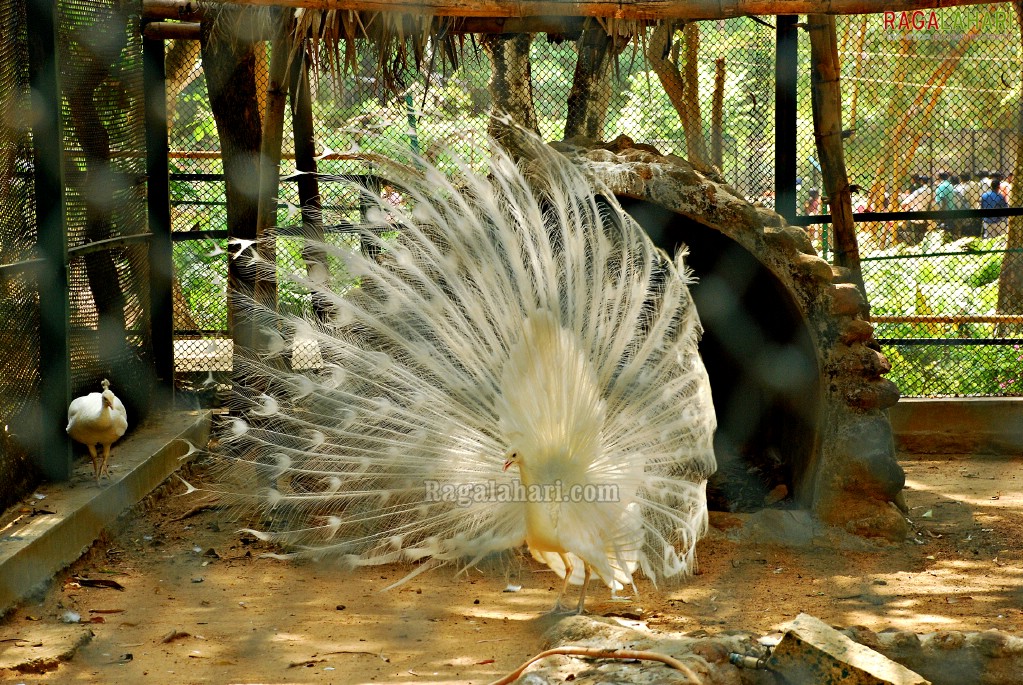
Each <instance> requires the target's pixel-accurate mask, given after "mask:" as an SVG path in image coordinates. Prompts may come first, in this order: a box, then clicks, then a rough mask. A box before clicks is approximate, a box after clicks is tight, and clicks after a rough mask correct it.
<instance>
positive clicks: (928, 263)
mask: <svg viewBox="0 0 1023 685" xmlns="http://www.w3.org/2000/svg"><path fill="white" fill-rule="evenodd" d="M776 25H777V19H776V18H774V17H770V18H767V19H766V20H765V19H760V18H752V17H744V18H737V19H729V20H721V21H707V22H699V23H695V24H690V25H688V26H686V27H685V28H684V29H679V30H677V31H674V32H671V31H663V32H662V33H661V34H658V33H657V31H656V30H653V29H650V30H647V31H646V33H645V34H644V35H643V36H642V37H640V38H638V39H634V40H632V41H631V42H628V43H626V42H622V43H621V44H618V45H614V46H612V48H611V50H612V52H614V53H615V56H614V58H613V60H611V62H612V63H613V66H612V67H611V68H610V69H609V70H608V73H607V75H606V77H604V78H603V79H600V80H599V81H598V83H597V88H599V89H602V94H601V95H600V96H593V97H591V100H593V101H596V102H598V103H601V104H599V105H598V108H597V109H598V111H597V115H596V118H597V121H598V124H597V129H599V132H598V135H596V136H595V137H598V138H602V139H604V140H611V139H613V138H615V137H616V136H618V135H627V136H629V137H630V138H632V139H633V140H636V141H637V142H643V143H649V144H653V145H654V146H655V147H657V148H658V149H659V150H660V151H661V152H664V153H674V154H679V155H682V156H687V157H689V158H692V157H693V156H694V155H700V156H702V157H703V158H704V159H706V160H708V161H710V162H711V163H713V164H715V165H716V166H718V167H719V168H720V169H721V171H722V173H723V176H724V177H725V178H726V179H727V180H728V182H729V183H730V184H731V185H733V186H734V187H735V188H736V189H737V190H739V191H740V192H741V193H742V194H744V195H745V196H746V197H747V198H748V199H749V200H751V201H755V202H760V203H762V204H765V205H768V206H774V201H775V192H776V190H777V188H778V187H779V185H783V186H784V185H785V184H786V183H789V184H790V186H792V188H790V190H793V191H794V195H795V199H796V208H795V212H794V213H793V216H791V217H790V218H791V219H792V220H794V221H795V222H797V223H800V224H803V225H806V226H807V230H808V232H809V233H810V235H811V237H812V239H813V241H814V242H815V244H816V246H817V248H818V249H819V250H820V252H821V253H822V254H823V255H824V256H825V257H826V258H827V257H830V256H831V255H830V253H831V236H830V235H829V234H830V230H829V226H828V224H827V222H826V220H827V217H826V216H825V215H826V213H827V202H828V198H827V197H826V196H825V195H826V193H825V192H824V191H823V188H822V186H823V179H822V176H821V168H820V164H819V162H818V160H817V158H816V155H817V153H816V148H815V144H814V137H813V126H812V113H811V102H810V66H811V65H810V58H809V39H808V37H807V34H806V32H805V31H802V30H799V38H798V48H797V50H796V52H795V60H796V65H795V67H796V73H797V74H798V77H797V86H796V92H795V93H793V94H792V101H793V103H794V104H793V106H792V108H791V111H785V112H779V111H776V107H775V103H776V97H777V94H776V92H775V73H776V68H777V66H778V63H777V60H778V59H779V58H778V57H777V55H778V53H777V51H776V49H777V48H776V33H777V31H776ZM1017 26H1018V25H1017V23H1016V18H1015V16H1014V15H1013V13H1012V10H1011V6H1008V5H998V6H990V7H989V6H976V7H963V8H950V9H943V10H935V11H933V12H932V11H929V10H928V11H926V12H922V13H912V12H910V13H907V14H902V13H886V14H876V15H865V16H850V17H839V18H838V24H837V28H838V39H839V46H838V47H839V53H840V57H841V63H842V78H843V95H844V100H845V101H844V113H843V120H844V122H845V128H846V130H845V133H844V137H845V149H846V161H847V166H848V170H849V177H850V181H851V183H853V184H854V187H853V205H854V206H853V209H854V212H856V213H857V215H858V222H857V230H858V237H859V243H860V251H861V255H862V258H863V272H864V279H865V281H866V284H867V288H868V294H869V297H870V302H871V306H872V314H873V317H874V321H875V323H876V325H877V336H878V338H879V339H881V341H882V343H883V345H884V350H885V352H886V354H888V356H889V358H890V359H891V360H892V363H893V367H894V369H893V371H892V374H891V376H890V377H891V378H893V380H895V381H896V382H897V383H898V384H899V385H900V387H901V388H902V390H903V392H904V394H906V395H1010V394H1019V393H1020V389H1019V388H1020V385H1019V384H1018V383H1023V381H1018V380H1017V378H1016V377H1017V376H1019V375H1020V373H1021V372H1020V368H1021V366H1023V364H1021V363H1020V359H1019V357H1020V356H1021V353H1020V351H1019V342H1020V341H1019V340H1018V333H1017V332H1016V331H1017V329H1018V328H1019V326H1017V325H1015V324H1014V322H1015V319H1014V318H1013V317H1014V316H1019V313H1020V311H1021V310H1023V292H1021V291H1019V290H1013V285H1012V281H1011V280H1010V279H1009V278H1008V276H1007V274H1010V271H1011V270H1010V269H1003V268H1002V264H1003V262H1005V261H1007V260H1009V259H1011V258H1012V256H1013V255H1014V254H1018V252H1013V250H1012V249H1011V248H1007V241H1008V235H1007V234H1008V232H1009V229H1008V227H1009V223H1010V219H1008V218H1007V217H1006V216H1004V214H1011V213H1012V211H1013V210H1012V209H1005V208H1006V207H1009V208H1011V207H1015V206H1017V205H1018V204H1019V202H1018V200H1017V199H1016V198H1014V196H1013V193H1012V182H1013V180H1014V178H1013V174H1014V171H1015V165H1016V146H1017V144H1018V138H1017V133H1016V131H1017V129H1018V126H1017V122H1018V118H1019V111H1020V109H1019V101H1020V67H1021V61H1020V50H1019V46H1020V37H1019V30H1018V28H1017ZM793 30H796V29H793ZM487 40H488V38H487V37H483V38H480V39H479V40H473V41H466V43H467V44H469V45H473V46H475V47H471V48H467V49H466V51H465V53H464V54H463V56H462V59H461V60H460V61H459V64H458V68H457V69H443V70H442V69H441V68H440V61H439V60H438V61H436V62H431V64H432V65H433V69H432V72H431V73H426V72H427V71H430V70H429V69H427V68H424V70H423V72H424V73H423V74H421V75H420V76H419V77H418V78H411V79H409V83H408V84H406V86H405V87H404V89H402V90H397V91H396V90H393V89H388V88H385V87H384V85H383V84H382V83H381V82H380V81H379V80H378V79H377V70H376V65H377V56H376V55H375V54H374V53H373V51H372V49H370V48H369V47H368V46H365V45H362V46H361V48H360V50H361V52H359V55H358V58H357V60H355V62H356V64H357V66H355V67H354V68H353V69H350V70H349V71H348V72H344V73H341V74H337V73H334V72H331V71H329V70H322V71H321V73H320V75H319V76H318V77H316V78H314V79H313V86H312V88H313V97H312V112H313V118H314V122H315V124H314V130H315V136H316V141H317V146H318V147H317V151H316V152H317V168H318V171H319V172H320V173H321V174H333V175H336V176H339V177H340V176H344V175H352V174H372V173H373V168H372V165H371V164H367V163H366V162H364V161H361V160H359V159H355V158H354V157H357V155H353V154H348V153H349V152H353V151H359V150H366V149H372V148H373V147H374V146H376V145H378V142H379V141H387V143H388V146H389V148H390V149H391V150H393V149H394V147H395V146H396V145H398V146H401V145H404V146H407V147H408V149H409V150H414V151H417V152H421V153H422V154H424V155H425V156H427V157H429V158H435V157H436V156H437V155H439V154H440V151H441V150H442V149H443V148H444V147H445V146H446V145H451V144H458V145H460V146H462V148H461V150H460V152H462V153H463V154H468V155H469V156H470V157H471V158H472V159H474V160H477V161H479V162H480V163H481V164H482V163H483V162H484V161H485V159H486V156H487V150H488V144H489V143H488V142H487V137H486V131H487V122H488V117H489V115H490V113H491V111H492V108H493V106H494V104H495V103H494V102H493V99H494V97H495V95H494V93H492V92H491V91H490V90H489V89H488V82H489V80H490V76H491V66H490V65H491V63H490V58H489V53H488V50H487V49H485V47H483V46H486V41H487ZM586 40H587V39H586V37H585V34H584V35H582V36H578V37H576V36H567V37H566V36H565V35H560V34H559V35H558V36H555V37H553V38H549V37H548V36H547V35H545V34H537V35H535V36H533V37H532V39H531V43H530V45H529V63H530V69H531V86H532V94H531V97H532V103H531V105H532V113H533V116H534V117H535V122H536V126H537V128H538V129H539V130H540V132H541V133H542V135H543V136H544V137H545V138H547V139H560V138H563V137H566V135H569V134H571V133H575V132H578V131H579V130H580V128H579V126H578V125H577V124H578V122H577V121H574V120H573V115H572V113H571V112H569V111H568V110H569V107H570V106H571V103H572V94H573V85H574V83H575V82H576V81H577V79H578V75H577V74H576V71H577V69H578V68H579V64H580V63H581V61H580V57H579V56H580V51H581V50H583V49H591V48H589V47H585V46H586V45H587V43H585V41H586ZM187 43H188V41H176V42H175V43H173V44H172V46H171V47H170V49H169V59H168V83H169V86H168V90H169V92H170V94H171V96H172V100H173V104H174V117H173V125H172V139H171V140H172V144H171V147H172V150H173V152H172V156H173V160H172V163H173V170H174V174H173V175H172V179H173V180H172V190H173V202H174V221H173V226H174V231H175V238H176V242H175V264H176V265H177V269H178V278H177V282H176V285H175V303H176V308H175V311H176V327H177V330H178V335H177V341H176V345H175V350H176V359H177V364H176V369H177V371H178V374H179V381H181V382H182V384H184V385H187V386H191V387H192V388H193V389H195V390H196V391H197V392H201V391H202V389H203V388H206V389H207V390H209V389H210V388H216V387H217V385H218V384H219V383H220V382H221V381H223V380H224V379H225V378H226V375H225V374H226V372H227V371H228V370H229V369H230V344H229V342H228V335H227V305H226V299H225V298H226V295H225V293H226V278H227V276H226V273H227V272H226V263H227V262H226V260H227V253H228V251H229V247H228V246H227V245H226V243H225V241H224V238H225V236H226V232H225V231H224V209H223V201H224V198H223V186H222V184H221V183H220V173H221V166H220V160H219V157H218V155H216V146H217V143H216V129H215V125H214V121H213V117H212V114H211V113H210V111H209V108H208V105H207V104H206V102H207V97H206V91H205V89H206V83H205V80H204V79H203V78H201V76H200V72H199V71H198V70H197V65H198V63H199V62H198V61H199V55H198V49H197V48H196V47H191V48H189V47H187V46H186V44H187ZM580 46H584V47H580ZM189 50H191V52H188V51H189ZM185 54H188V55H190V56H189V57H188V58H186V59H180V57H179V55H185ZM587 55H590V53H587ZM262 59H263V61H264V62H268V58H266V56H265V55H263V56H262ZM781 59H783V60H784V59H787V58H786V57H785V56H784V55H783V56H782V57H781ZM172 67H173V68H172ZM260 73H261V74H262V76H261V78H263V79H265V68H264V69H263V70H262V71H261V72H260ZM177 74H183V75H184V76H182V77H180V78H179V77H178V76H177ZM666 74H667V77H666ZM196 76H200V77H199V78H196ZM672 79H674V81H673V80H672ZM673 85H674V86H677V91H676V92H672V86H673ZM261 87H265V80H264V81H262V83H261ZM499 95H500V94H498V96H499ZM673 100H675V101H674V102H673ZM680 101H681V102H682V103H683V110H684V111H685V112H688V114H686V116H682V117H680V114H679V112H678V110H677V109H676V105H677V104H678V103H679V102H680ZM588 106H590V107H592V105H588ZM586 116H588V117H590V119H588V120H587V122H588V123H587V125H589V126H591V130H590V131H589V132H590V133H592V132H593V129H592V126H593V123H592V122H593V115H592V113H591V112H587V113H586ZM687 117H688V118H687ZM783 117H789V118H794V119H795V121H796V122H797V125H796V131H797V134H796V138H795V140H794V141H792V147H793V149H792V150H790V151H788V152H787V154H792V155H795V158H796V159H795V168H796V178H794V179H782V180H781V183H780V184H779V179H778V178H777V177H776V174H775V168H774V159H775V147H776V145H781V144H782V143H781V142H780V141H778V140H776V135H775V131H776V123H777V121H776V120H778V119H780V118H783ZM577 118H578V117H577ZM285 126H286V129H287V130H286V131H285V136H284V138H285V141H286V143H285V150H284V163H283V165H282V168H283V172H284V176H285V182H284V183H283V184H282V188H281V191H280V195H281V197H280V205H279V211H278V216H277V220H278V226H279V227H291V229H290V230H293V231H294V230H297V228H296V227H297V226H299V225H300V224H301V217H300V216H299V207H300V206H301V201H300V199H299V196H298V191H297V188H296V183H295V182H294V181H295V177H294V175H293V174H294V172H295V162H294V159H295V150H294V148H293V147H292V146H291V142H290V141H291V140H292V135H291V132H290V128H288V127H290V120H288V119H286V124H285ZM697 130H698V131H699V132H700V133H699V135H695V134H694V133H693V131H697ZM346 188H347V187H346V186H345V185H343V184H340V183H331V182H329V181H323V182H321V183H320V186H319V192H320V194H321V195H322V199H323V205H324V209H325V211H326V213H327V216H328V217H331V218H329V219H328V220H327V223H328V224H333V225H334V227H335V230H342V231H343V230H344V226H343V225H342V224H343V223H344V222H345V221H346V220H350V219H352V218H353V216H354V213H356V212H357V198H356V197H355V196H354V195H353V194H352V193H351V191H350V190H347V189H346ZM779 210H780V211H782V208H781V207H779ZM971 211H972V213H970V212H971ZM907 212H911V213H909V214H907ZM942 212H949V214H947V215H946V214H943V213H942ZM999 213H1002V215H1001V216H1000V215H999ZM981 214H985V216H981ZM814 217H818V218H819V220H820V221H819V222H814ZM1012 221H1016V219H1012ZM339 226H340V227H339ZM280 230H284V231H286V230H288V229H287V228H281V229H280ZM1020 230H1021V231H1023V225H1021V226H1020ZM328 233H329V231H328ZM353 249H354V248H353ZM299 258H300V250H299V248H298V247H297V246H293V247H292V248H288V249H278V259H279V260H286V259H292V260H297V259H299ZM1021 258H1023V257H1021ZM290 266H292V265H286V264H284V263H283V262H282V268H283V267H290Z"/></svg>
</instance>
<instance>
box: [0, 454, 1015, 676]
mask: <svg viewBox="0 0 1023 685" xmlns="http://www.w3.org/2000/svg"><path fill="white" fill-rule="evenodd" d="M903 466H904V467H905V469H906V472H907V480H908V489H907V493H906V494H907V498H906V499H907V502H908V505H909V507H910V519H911V521H912V523H913V528H914V532H913V535H912V537H911V539H909V540H907V541H906V542H905V543H904V544H900V545H880V546H877V547H876V548H871V549H869V550H867V551H843V550H840V549H803V550H799V549H791V548H783V547H778V546H773V545H764V544H743V545H739V544H736V543H733V542H729V541H728V540H727V539H726V537H725V535H724V534H723V533H722V532H721V531H720V530H719V531H717V532H713V531H712V534H711V535H710V536H708V537H707V538H706V539H705V540H703V541H702V542H701V544H700V547H699V559H700V574H699V575H697V576H696V577H695V578H693V579H692V580H691V581H689V582H687V583H686V584H685V585H683V586H682V587H680V588H677V589H673V590H670V591H660V592H658V591H655V590H653V589H652V588H650V587H649V586H647V585H644V584H641V585H640V592H641V594H640V597H639V598H638V599H635V600H632V601H629V602H624V603H612V602H610V601H609V597H608V591H607V590H606V589H605V588H603V587H597V586H596V585H595V586H594V587H593V588H591V594H590V600H589V602H588V604H587V607H588V609H589V610H590V612H591V613H593V614H596V615H609V616H617V617H620V619H621V620H622V621H625V622H627V623H628V624H629V625H630V626H633V627H636V626H640V627H641V628H642V629H644V630H649V631H652V632H681V633H697V634H704V633H709V634H714V633H720V632H724V631H731V630H738V631H747V632H753V633H758V634H763V633H769V632H772V631H775V630H777V629H778V627H779V626H781V625H782V624H783V623H785V622H786V621H788V620H791V619H792V618H794V617H795V616H796V615H797V614H798V613H799V612H807V613H810V614H813V615H815V616H817V617H818V618H820V619H822V620H824V621H826V622H828V623H831V624H833V625H839V626H852V625H863V626H866V627H868V628H871V629H873V630H876V631H880V630H883V629H885V628H899V629H906V630H913V631H916V632H921V633H922V632H930V631H936V630H946V629H947V630H985V629H988V628H998V629H1001V630H1006V631H1010V632H1015V633H1020V632H1021V631H1023V550H1021V547H1020V540H1023V456H1018V455H1017V456H1014V457H1002V458H972V459H971V458H966V457H962V456H944V457H937V458H935V457H927V458H912V457H906V458H904V460H903ZM193 475H194V476H198V477H201V475H202V473H201V470H199V472H198V473H197V474H193ZM172 480H173V479H172ZM84 486H85V485H83V487H84ZM89 487H95V486H89ZM165 490H166V491H167V492H166V493H165V496H163V497H160V498H152V500H155V501H152V502H151V503H150V506H149V507H148V508H145V507H141V506H140V507H138V508H137V509H136V511H134V512H133V513H132V514H130V515H128V516H126V517H124V519H123V520H122V522H121V524H120V526H119V529H118V530H116V531H113V532H111V533H110V534H108V535H107V536H105V538H104V539H101V540H100V541H99V542H97V543H96V545H94V546H93V548H92V549H91V550H90V551H89V553H88V554H86V555H85V556H84V557H83V558H82V559H81V560H80V561H78V562H77V563H76V564H74V565H73V566H72V567H71V568H70V569H67V570H66V571H65V572H62V573H61V574H59V575H58V577H56V578H55V579H54V581H53V584H52V586H51V587H50V588H49V590H48V591H47V592H46V594H45V597H43V598H42V599H41V600H39V601H36V602H30V603H26V604H25V605H23V606H21V607H19V608H17V609H16V610H14V611H12V612H11V613H9V614H8V615H7V616H6V617H5V618H4V620H3V622H2V623H0V652H2V651H3V650H4V649H5V648H8V647H17V648H19V649H22V650H26V649H27V650H31V648H32V646H33V644H38V643H40V642H41V640H40V639H39V638H38V637H37V636H38V634H40V631H43V632H45V631H50V632H53V631H57V632H60V631H65V632H67V633H69V634H70V633H72V632H74V631H84V630H86V629H87V630H91V632H92V633H93V636H92V638H91V640H89V641H87V642H86V643H85V644H84V645H83V646H81V647H80V648H79V649H78V650H77V652H76V653H75V654H74V656H73V657H72V658H71V659H70V661H68V662H66V663H62V664H60V665H59V666H57V667H55V668H52V669H51V670H49V671H47V672H45V673H41V674H32V673H19V672H15V671H7V672H4V671H2V670H0V682H10V683H111V684H114V683H126V684H127V683H131V684H133V685H134V684H137V683H145V682H152V683H338V684H340V683H370V682H372V683H486V682H489V681H491V680H494V679H496V678H498V677H500V676H501V675H503V674H505V673H507V672H509V671H511V670H512V669H514V668H515V667H516V666H517V665H518V664H519V663H521V662H522V661H524V660H526V659H527V658H528V657H530V656H532V655H534V654H535V653H537V652H539V651H541V650H542V649H543V633H544V630H545V629H546V628H547V627H549V626H550V625H551V622H552V621H554V620H556V619H555V618H553V617H550V616H545V615H544V612H546V611H547V610H548V609H550V607H551V606H552V604H553V601H554V597H555V595H556V592H557V587H558V581H557V578H556V576H554V574H553V573H552V572H550V571H548V570H546V569H545V568H542V567H539V566H537V565H528V566H526V567H525V569H524V572H523V573H522V574H521V578H520V580H519V582H521V584H522V589H521V590H520V591H518V592H504V591H503V590H504V589H505V587H506V579H505V577H504V576H503V575H502V574H500V573H492V574H484V573H481V572H476V571H473V572H469V573H468V574H466V575H463V576H460V577H454V576H453V572H452V571H451V570H448V569H441V570H435V571H432V572H429V573H425V574H422V575H420V576H418V577H416V578H415V579H413V580H411V581H409V582H408V583H406V584H405V585H402V586H400V587H399V588H397V589H394V590H390V591H387V592H382V590H383V588H385V587H387V586H388V585H390V584H391V583H393V582H394V581H395V580H398V579H399V578H401V577H403V576H404V575H405V574H406V573H407V571H408V569H405V568H391V567H381V568H376V569H372V570H363V571H361V572H359V573H356V574H354V575H353V574H347V573H342V572H340V571H338V570H337V569H336V568H333V567H332V566H331V565H330V564H329V563H326V562H323V563H317V562H311V561H307V562H299V563H296V562H293V561H278V560H274V559H268V558H263V557H261V556H260V555H261V553H262V552H264V551H266V549H267V548H266V547H265V545H263V543H260V542H258V541H257V540H255V539H254V538H253V537H251V536H250V535H247V534H242V533H239V532H238V531H237V523H235V522H233V521H231V520H229V519H228V517H227V515H226V514H225V513H224V512H221V511H218V510H216V509H202V508H201V507H198V506H197V505H199V504H200V499H199V498H198V496H197V495H194V494H193V495H187V496H182V495H181V493H182V492H183V491H184V490H185V488H184V486H183V485H182V484H181V483H180V482H177V481H175V482H174V483H171V484H169V485H168V486H167V487H166V488H165ZM147 509H148V510H147ZM714 520H715V522H716V523H717V525H718V526H719V527H721V528H724V527H727V526H729V525H731V524H733V523H734V520H733V519H732V517H731V516H730V515H725V516H720V515H719V516H715V517H714ZM76 576H77V577H85V578H88V579H91V580H96V579H100V580H102V581H110V580H113V581H116V583H117V584H119V585H120V586H121V588H123V589H116V588H111V587H102V586H101V587H89V586H88V585H87V584H85V583H83V582H78V581H76V580H75V579H74V578H75V577H76ZM67 612H74V613H75V614H77V615H78V616H80V620H81V622H82V623H84V624H86V627H83V626H81V625H73V624H68V623H64V622H62V619H63V618H64V617H65V615H66V613H67Z"/></svg>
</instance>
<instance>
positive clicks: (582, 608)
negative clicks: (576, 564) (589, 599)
mask: <svg viewBox="0 0 1023 685" xmlns="http://www.w3.org/2000/svg"><path fill="white" fill-rule="evenodd" d="M583 570H584V574H583V586H582V587H581V588H580V589H579V604H578V605H577V606H576V608H575V613H577V614H584V613H586V587H587V586H588V585H589V584H590V565H589V564H587V563H586V562H585V561H584V562H583Z"/></svg>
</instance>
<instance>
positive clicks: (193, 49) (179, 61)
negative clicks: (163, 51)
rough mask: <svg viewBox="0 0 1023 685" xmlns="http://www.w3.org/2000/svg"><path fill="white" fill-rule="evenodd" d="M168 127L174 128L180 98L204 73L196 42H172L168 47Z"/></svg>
mask: <svg viewBox="0 0 1023 685" xmlns="http://www.w3.org/2000/svg"><path fill="white" fill-rule="evenodd" d="M166 64H167V126H168V127H173V126H174V113H175V112H176V111H177V106H178V98H180V97H181V93H182V92H183V91H184V90H185V88H187V87H188V85H189V84H190V83H191V82H192V81H194V80H195V79H197V78H198V77H199V75H200V74H201V73H202V69H201V67H200V63H199V43H198V41H194V40H172V41H170V44H169V46H168V47H167V59H166Z"/></svg>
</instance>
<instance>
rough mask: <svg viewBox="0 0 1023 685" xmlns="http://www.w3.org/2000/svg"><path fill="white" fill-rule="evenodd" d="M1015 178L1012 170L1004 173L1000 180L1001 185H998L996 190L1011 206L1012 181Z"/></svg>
mask: <svg viewBox="0 0 1023 685" xmlns="http://www.w3.org/2000/svg"><path fill="white" fill-rule="evenodd" d="M1013 180H1015V176H1013V174H1012V172H1009V173H1008V174H1006V175H1005V180H1003V181H1002V183H1001V185H999V186H998V192H1000V193H1001V194H1002V197H1004V198H1005V203H1006V204H1007V205H1009V206H1010V207H1011V206H1012V182H1013Z"/></svg>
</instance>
